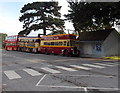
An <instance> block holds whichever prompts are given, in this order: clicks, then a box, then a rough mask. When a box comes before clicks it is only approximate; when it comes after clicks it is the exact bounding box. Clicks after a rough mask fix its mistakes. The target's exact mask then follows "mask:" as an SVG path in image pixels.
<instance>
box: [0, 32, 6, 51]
mask: <svg viewBox="0 0 120 93" xmlns="http://www.w3.org/2000/svg"><path fill="white" fill-rule="evenodd" d="M6 36H7V34H6V33H0V49H1V48H4V45H5V44H4V41H5V38H6Z"/></svg>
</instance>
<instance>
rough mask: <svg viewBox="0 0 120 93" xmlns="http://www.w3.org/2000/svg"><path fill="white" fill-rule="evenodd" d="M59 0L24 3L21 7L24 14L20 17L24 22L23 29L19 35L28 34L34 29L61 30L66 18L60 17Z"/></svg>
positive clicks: (44, 31) (44, 30) (44, 32)
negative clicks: (57, 0)
mask: <svg viewBox="0 0 120 93" xmlns="http://www.w3.org/2000/svg"><path fill="white" fill-rule="evenodd" d="M60 9H61V6H58V2H33V3H28V4H26V5H24V7H23V8H22V9H21V11H20V12H21V13H22V16H21V17H20V18H19V21H20V22H23V24H24V25H23V30H22V31H20V32H19V35H23V34H25V35H28V34H29V33H30V32H31V31H32V30H34V31H36V30H39V29H42V30H43V34H44V35H46V31H47V30H50V31H59V30H63V28H64V20H62V19H60V17H61V14H60V12H59V10H60Z"/></svg>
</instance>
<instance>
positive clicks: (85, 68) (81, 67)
mask: <svg viewBox="0 0 120 93" xmlns="http://www.w3.org/2000/svg"><path fill="white" fill-rule="evenodd" d="M70 66H72V67H75V68H79V69H84V70H90V69H92V68H88V67H84V66H78V65H70Z"/></svg>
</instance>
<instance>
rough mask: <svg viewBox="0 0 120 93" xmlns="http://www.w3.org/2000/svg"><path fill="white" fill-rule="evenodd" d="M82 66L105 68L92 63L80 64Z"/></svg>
mask: <svg viewBox="0 0 120 93" xmlns="http://www.w3.org/2000/svg"><path fill="white" fill-rule="evenodd" d="M82 65H84V66H90V67H95V68H105V67H103V66H98V65H92V64H82Z"/></svg>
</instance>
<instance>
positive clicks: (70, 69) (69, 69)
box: [55, 66, 77, 71]
mask: <svg viewBox="0 0 120 93" xmlns="http://www.w3.org/2000/svg"><path fill="white" fill-rule="evenodd" d="M55 67H57V68H60V69H63V70H67V71H77V70H75V69H72V68H68V67H63V66H55Z"/></svg>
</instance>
